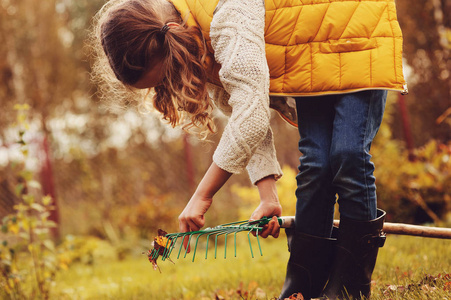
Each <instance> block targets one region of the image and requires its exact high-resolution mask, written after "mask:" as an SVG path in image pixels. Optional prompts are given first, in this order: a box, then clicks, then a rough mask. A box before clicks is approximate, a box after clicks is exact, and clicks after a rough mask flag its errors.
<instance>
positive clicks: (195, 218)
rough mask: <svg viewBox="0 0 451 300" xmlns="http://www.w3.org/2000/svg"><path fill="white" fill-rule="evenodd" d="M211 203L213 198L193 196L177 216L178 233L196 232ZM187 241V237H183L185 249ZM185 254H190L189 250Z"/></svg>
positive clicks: (203, 222) (200, 226)
mask: <svg viewBox="0 0 451 300" xmlns="http://www.w3.org/2000/svg"><path fill="white" fill-rule="evenodd" d="M212 202H213V198H208V197H201V196H198V195H196V194H194V195H193V196H192V197H191V200H189V202H188V204H187V205H186V206H185V209H184V210H183V211H182V213H181V214H180V216H179V229H180V232H189V231H198V230H199V229H201V228H202V227H203V226H204V224H205V217H204V215H205V213H206V212H207V210H208V209H209V208H210V205H211V203H212ZM188 241H189V238H188V237H185V239H184V240H183V246H184V247H185V249H186V248H187V247H188ZM187 252H188V253H189V252H190V249H189V248H188V251H187Z"/></svg>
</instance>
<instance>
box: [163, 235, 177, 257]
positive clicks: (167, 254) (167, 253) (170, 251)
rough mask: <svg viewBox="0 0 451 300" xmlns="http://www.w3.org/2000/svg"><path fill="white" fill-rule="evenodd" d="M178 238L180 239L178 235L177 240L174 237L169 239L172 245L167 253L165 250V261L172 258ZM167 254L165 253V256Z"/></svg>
mask: <svg viewBox="0 0 451 300" xmlns="http://www.w3.org/2000/svg"><path fill="white" fill-rule="evenodd" d="M178 238H179V235H178V234H177V235H176V236H175V239H174V237H173V236H171V237H168V239H170V240H171V245H170V246H169V248H167V251H166V250H165V253H166V256H165V259H166V258H168V257H169V256H171V253H172V250H174V248H175V243H176V242H177V239H178ZM165 253H163V254H165Z"/></svg>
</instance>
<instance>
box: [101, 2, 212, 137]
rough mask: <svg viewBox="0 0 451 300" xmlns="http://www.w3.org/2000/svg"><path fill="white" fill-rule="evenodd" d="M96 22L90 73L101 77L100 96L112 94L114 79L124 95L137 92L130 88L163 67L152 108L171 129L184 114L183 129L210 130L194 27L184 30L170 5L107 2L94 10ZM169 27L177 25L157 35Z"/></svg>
mask: <svg viewBox="0 0 451 300" xmlns="http://www.w3.org/2000/svg"><path fill="white" fill-rule="evenodd" d="M95 22H96V24H95V33H94V35H95V36H94V38H95V39H96V42H97V44H98V47H97V49H96V52H97V53H96V55H97V58H96V60H97V61H96V62H95V64H94V74H96V75H100V77H101V78H102V79H100V81H101V82H102V81H103V85H104V88H103V90H104V91H105V89H110V90H111V89H117V85H115V84H114V83H112V81H113V80H114V79H115V80H116V81H117V80H119V81H120V82H121V83H122V84H123V85H124V86H125V87H127V90H128V91H131V92H136V90H135V91H134V89H133V88H132V87H131V86H132V85H133V84H134V83H136V82H137V81H138V80H139V79H140V78H141V77H142V76H143V74H144V73H145V72H146V71H148V70H150V69H152V67H153V65H154V64H156V63H157V62H163V64H164V66H165V68H164V73H165V74H164V78H163V81H162V82H161V84H160V85H158V86H156V87H155V88H154V91H155V92H154V93H153V106H154V107H155V108H156V109H157V110H158V111H159V112H161V113H162V114H163V119H165V120H167V121H169V123H170V124H171V125H172V126H173V127H174V126H176V125H179V124H181V123H182V122H183V120H182V115H183V114H187V115H188V118H189V121H190V123H189V124H185V126H184V128H186V127H193V126H194V127H197V128H202V129H205V128H206V129H208V131H210V132H213V131H214V125H213V121H212V119H211V117H210V112H211V108H212V106H211V102H210V99H209V96H208V92H207V88H206V83H207V74H206V71H205V67H204V60H205V55H206V47H205V42H204V40H203V36H202V33H201V31H200V29H199V28H197V27H188V26H185V24H184V21H183V18H182V16H181V14H180V13H179V12H178V11H177V9H176V8H175V6H174V5H173V4H172V3H171V2H169V1H167V0H125V1H124V0H112V1H110V2H109V3H108V4H107V5H106V6H105V7H104V8H103V9H102V10H100V11H99V13H98V14H97V16H96V19H95ZM168 22H174V23H178V24H181V26H177V27H171V28H170V30H169V31H167V32H163V31H161V29H162V27H163V26H164V25H165V24H167V23H168ZM99 44H100V47H99ZM100 49H101V50H100ZM99 52H103V53H99ZM102 57H103V59H102ZM105 58H106V59H105ZM105 64H108V65H109V67H110V69H111V71H112V73H113V74H114V76H111V71H110V74H109V76H108V75H105V74H101V73H102V72H105ZM107 73H108V72H107ZM97 77H99V76H97ZM114 77H115V78H114ZM96 79H97V81H99V78H96ZM105 87H106V88H105ZM101 91H102V89H101ZM122 94H124V93H122ZM144 98H145V97H143V99H144ZM143 101H145V100H143Z"/></svg>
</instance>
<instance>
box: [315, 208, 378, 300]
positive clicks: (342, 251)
mask: <svg viewBox="0 0 451 300" xmlns="http://www.w3.org/2000/svg"><path fill="white" fill-rule="evenodd" d="M384 219H385V212H384V211H383V210H380V209H378V211H377V218H376V219H375V220H372V221H356V220H351V219H346V218H341V219H340V230H339V233H338V242H337V247H336V254H335V258H334V264H333V267H332V270H331V273H330V279H329V282H328V283H327V285H326V288H325V289H324V292H323V296H325V297H326V299H361V298H362V297H365V299H368V298H369V297H370V294H371V275H372V274H373V270H374V266H375V265H376V258H377V253H378V251H379V248H380V247H382V246H383V245H384V243H385V234H384V232H383V231H382V228H383V224H384Z"/></svg>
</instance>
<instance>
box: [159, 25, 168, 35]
mask: <svg viewBox="0 0 451 300" xmlns="http://www.w3.org/2000/svg"><path fill="white" fill-rule="evenodd" d="M168 30H169V26H168V24H164V25H163V27H161V29H160V32H161V33H162V34H166V32H168Z"/></svg>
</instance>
